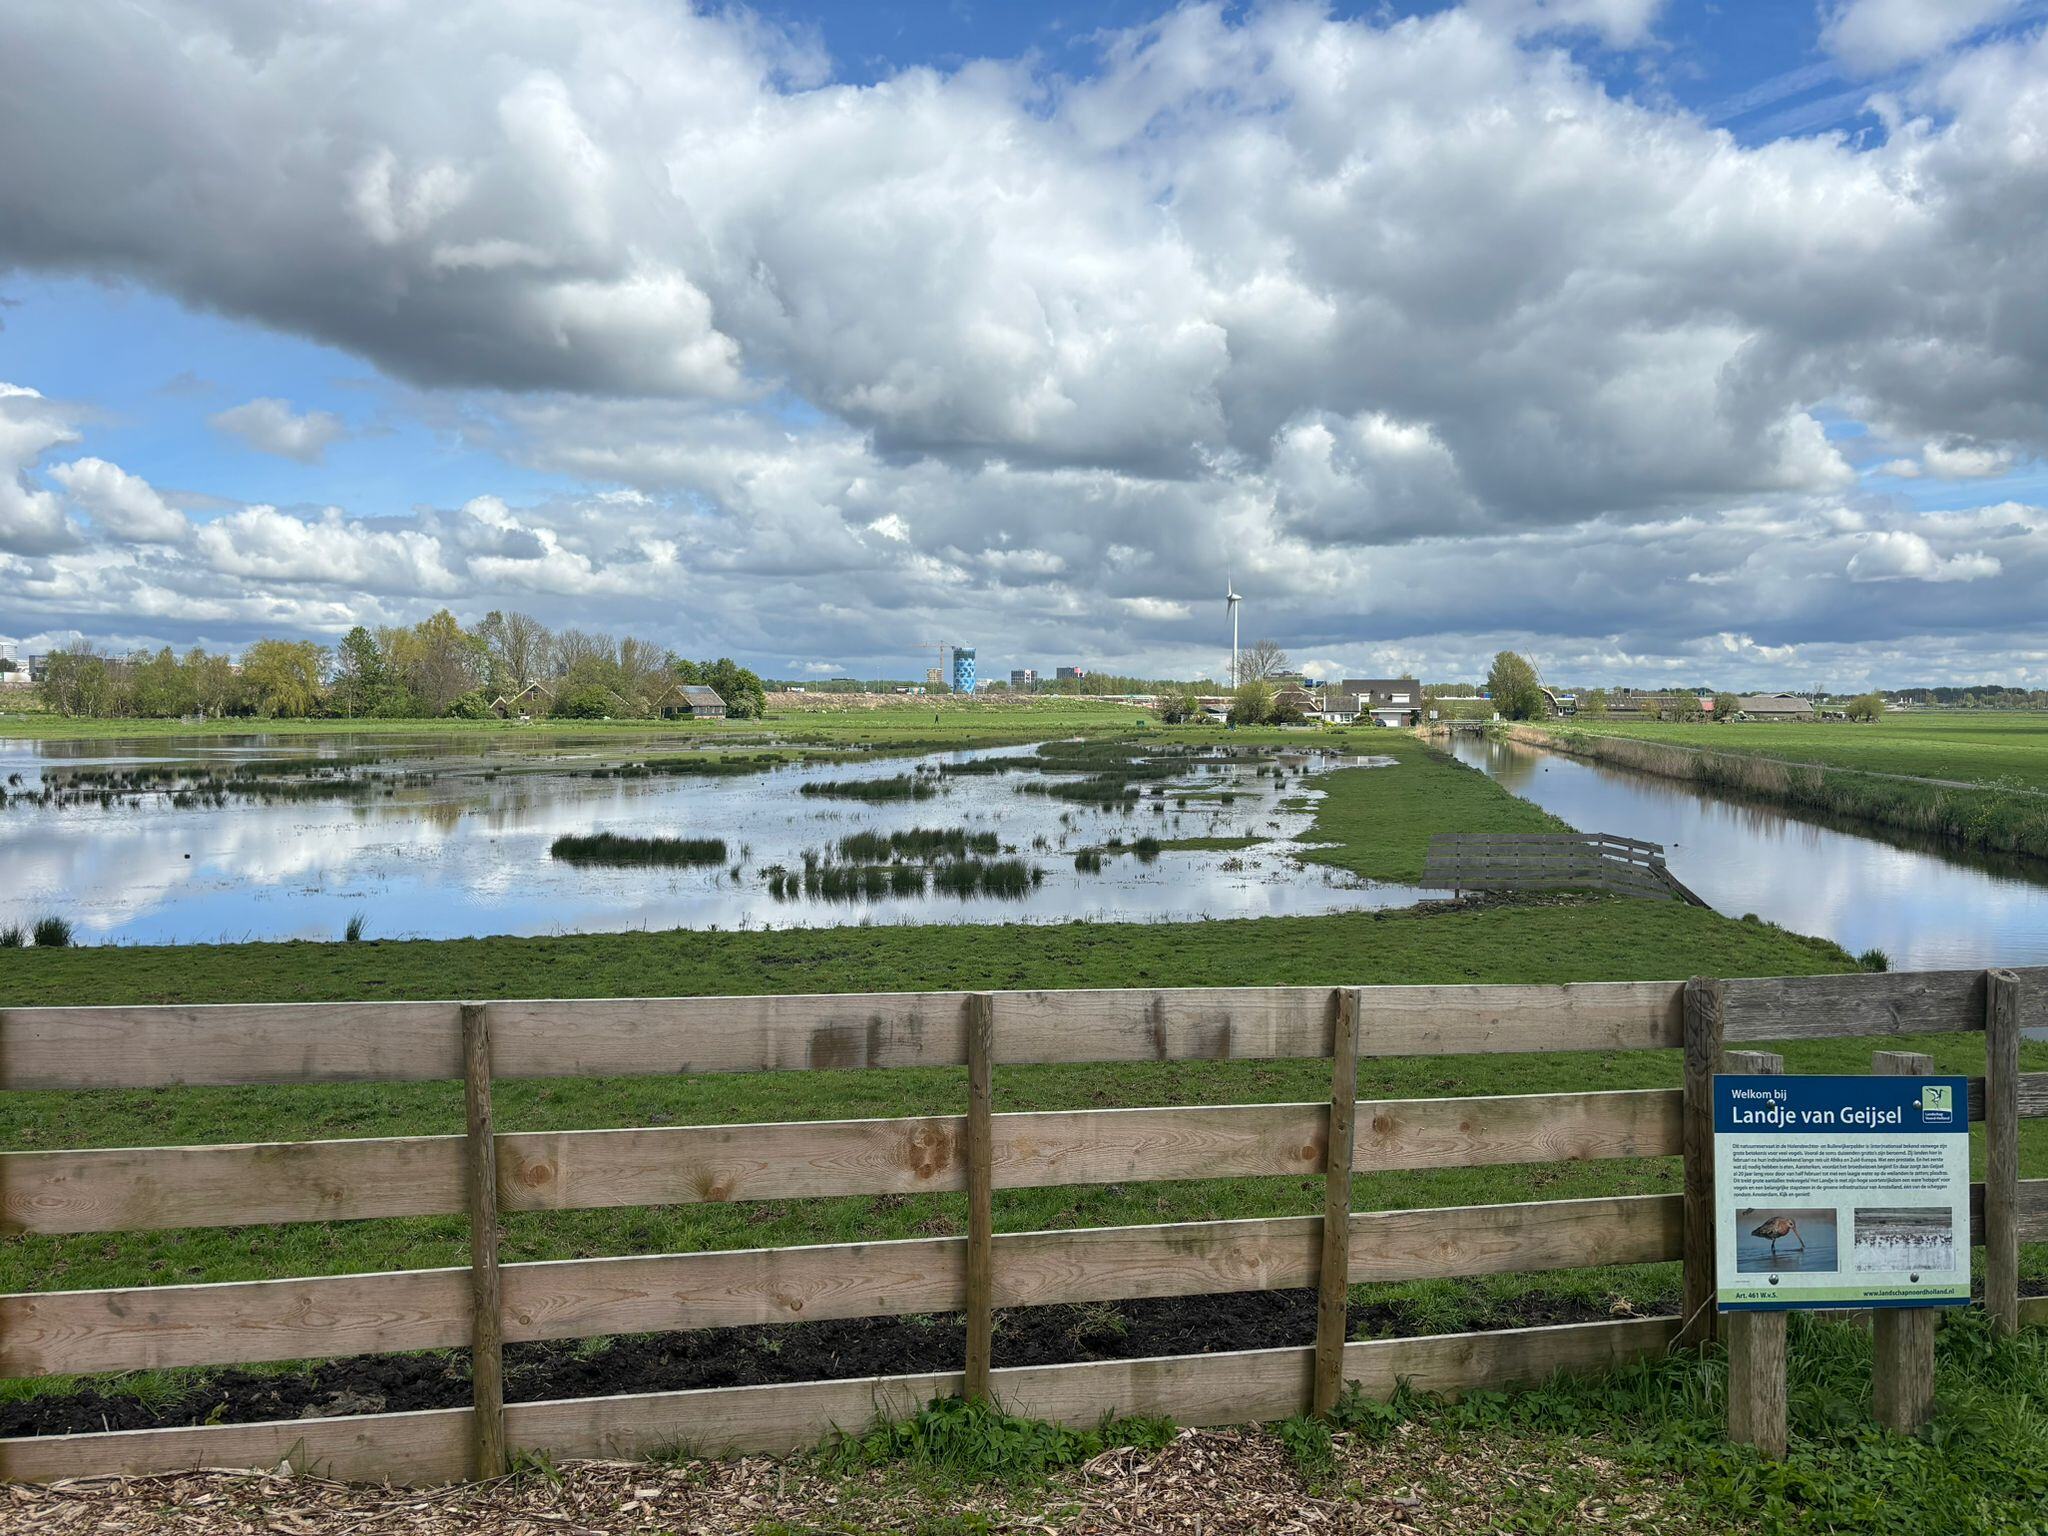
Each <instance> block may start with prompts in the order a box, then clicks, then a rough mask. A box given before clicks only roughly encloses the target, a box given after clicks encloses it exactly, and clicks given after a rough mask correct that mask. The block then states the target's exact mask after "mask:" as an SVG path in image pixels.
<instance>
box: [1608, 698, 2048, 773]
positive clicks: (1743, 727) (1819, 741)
mask: <svg viewBox="0 0 2048 1536" xmlns="http://www.w3.org/2000/svg"><path fill="white" fill-rule="evenodd" d="M1571 725H1572V728H1573V729H1575V730H1582V731H1590V732H1598V733H1601V734H1603V735H1612V736H1631V737H1634V738H1636V739H1637V740H1639V741H1663V742H1671V743H1673V744H1675V745H1677V746H1682V747H1700V748H1703V749H1705V750H1707V751H1711V752H1751V753H1755V754H1757V755H1758V756H1760V757H1770V758H1776V759H1778V760H1779V761H1781V762H1790V763H1824V764H1826V765H1827V766H1829V767H1831V768H1850V769H1861V770H1863V771H1865V772H1869V773H1904V774H1911V775H1913V776H1915V777H1917V778H1930V779H1957V780H1961V781H1963V782H1966V783H1970V784H1981V785H1985V786H1987V787H1990V788H2000V789H2036V790H2041V791H2044V792H2048V715H2032V714H2018V713H2013V714H2005V713H1997V712H1993V711H1988V710H1985V711H1971V712H1969V713H1954V714H1947V713H1935V712H1928V713H1924V714H1916V713H1909V714H1888V715H1885V716H1884V717H1883V718H1882V719H1879V720H1876V721H1872V722H1869V723H1867V724H1851V723H1849V722H1846V721H1826V722H1814V723H1811V724H1807V723H1798V722H1787V723H1785V724H1782V725H1771V724H1763V723H1759V722H1756V721H1743V720H1738V721H1730V722H1729V723H1728V724H1726V725H1714V724H1710V723H1705V722H1702V723H1697V724H1680V723H1677V722H1662V721H1659V722H1630V723H1626V724H1624V723H1621V722H1618V721H1612V720H1594V719H1588V718H1586V717H1585V716H1579V717H1577V718H1575V719H1574V720H1572V722H1571Z"/></svg>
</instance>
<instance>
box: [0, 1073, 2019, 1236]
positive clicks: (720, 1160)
mask: <svg viewBox="0 0 2048 1536" xmlns="http://www.w3.org/2000/svg"><path fill="white" fill-rule="evenodd" d="M2043 1090H2044V1092H2043V1097H2044V1100H2048V1074H2044V1075H2043ZM1358 1110H1359V1131H1358V1142H1357V1146H1356V1149H1355V1151H1354V1154H1353V1157H1352V1165H1353V1167H1354V1168H1355V1169H1356V1170H1357V1171H1359V1172H1362V1173H1381V1172H1389V1171H1394V1170H1399V1169H1412V1168H1446V1167H1470V1166H1477V1165H1481V1164H1503V1163H1529V1162H1556V1161H1565V1160H1570V1159H1589V1158H1605V1157H1658V1156H1664V1155H1666V1154H1669V1153H1672V1152H1675V1151H1676V1150H1677V1145H1678V1143H1677V1135H1678V1129H1677V1128H1678V1118H1677V1117H1678V1095H1677V1093H1676V1092H1675V1091H1667V1090H1663V1089H1630V1090H1620V1091H1613V1092H1601V1093H1546V1094H1522V1095H1504V1096H1488V1097H1473V1098H1460V1099H1388V1100H1379V1101H1367V1102H1364V1103H1361V1104H1360V1105H1359V1107H1358ZM1328 1112H1329V1111H1328V1106H1327V1105H1324V1104H1232V1105H1215V1106H1200V1107H1194V1108H1185V1109H1091V1110H1055V1111H1049V1112H1040V1113H1032V1114H1008V1115H997V1116H995V1117H994V1130H995V1184H996V1187H997V1188H998V1189H1035V1188H1042V1187H1045V1186H1048V1185H1057V1184H1110V1183H1137V1182H1151V1181H1162V1180H1169V1179H1219V1178H1241V1177H1256V1176H1261V1175H1286V1174H1315V1173H1319V1172H1320V1171H1321V1168H1322V1159H1323V1134H1324V1126H1325V1122H1326V1118H1327V1115H1328ZM962 1134H963V1121H962V1119H961V1117H959V1116H943V1115H942V1116H929V1117H921V1118H905V1119H889V1120H820V1121H790V1122H784V1123H771V1124H757V1125H723V1126H664V1127H658V1128H649V1129H640V1130H612V1131H529V1132H518V1133H509V1134H501V1135H500V1136H499V1137H498V1142H497V1145H498V1189H499V1201H500V1207H501V1209H503V1210H506V1211H538V1210H588V1209H594V1208H599V1207H607V1206H621V1205H682V1204H693V1203H698V1202H705V1201H723V1200H786V1199H801V1198H808V1197H819V1196H832V1195H885V1194H917V1193H921V1192H924V1191H929V1190H958V1189H961V1188H963V1187H964V1184H963V1167H964V1156H963V1148H962V1140H961V1138H962ZM463 1147H464V1140H463V1138H462V1137H460V1136H408V1137H391V1138H364V1139H360V1140H346V1141H307V1142H278V1143H265V1144H258V1145H251V1146H214V1147H138V1148H109V1149H102V1150H86V1151H77V1152H15V1153H7V1154H4V1155H0V1192H4V1200H5V1208H4V1230H7V1231H13V1232H111V1231H152V1230H161V1229H164V1228H172V1227H206V1226H244V1225H249V1224H253V1223H265V1222H289V1221H341V1220H360V1219H366V1218H371V1217H390V1216H430V1215H445V1214H449V1213H452V1212H456V1211H460V1210H463V1209H464V1198H465V1196H464V1185H463Z"/></svg>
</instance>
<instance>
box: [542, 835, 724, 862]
mask: <svg viewBox="0 0 2048 1536" xmlns="http://www.w3.org/2000/svg"><path fill="white" fill-rule="evenodd" d="M548 852H549V854H550V855H551V856H553V857H554V858H557V859H561V860H563V861H564V862H565V863H569V864H685V865H687V864H723V863H724V862H725V839H724V838H722V837H622V836H620V835H619V834H618V833H616V832H593V833H591V834H589V835H588V836H584V837H578V836H576V835H575V834H573V833H568V834H564V835H563V836H561V837H558V838H556V839H555V841H554V846H553V847H551V848H549V849H548Z"/></svg>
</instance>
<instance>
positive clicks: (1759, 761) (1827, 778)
mask: <svg viewBox="0 0 2048 1536" xmlns="http://www.w3.org/2000/svg"><path fill="white" fill-rule="evenodd" d="M1495 729H1496V730H1497V731H1498V732H1499V734H1500V735H1501V736H1502V737H1503V738H1504V739H1506V740H1508V741H1513V742H1520V743H1521V744H1523V745H1525V746H1532V747H1539V748H1542V749H1544V750H1546V751H1551V752H1562V753H1564V754H1566V755H1567V756H1570V757H1577V758H1582V759H1584V760H1585V761H1587V762H1593V763H1600V764H1603V765H1606V766H1608V767H1614V768H1625V769H1629V770H1631V771H1633V772H1636V773H1647V774H1653V775H1655V776H1656V777H1658V778H1664V779H1678V780H1681V781H1683V782H1685V783H1689V784H1694V785H1697V786H1698V787H1700V788H1701V789H1705V790H1709V791H1712V792H1715V793H1720V794H1729V795H1741V796H1747V797H1750V798H1754V799H1757V800H1762V801H1766V802H1771V803H1775V804H1778V805H1784V806H1789V807H1793V808H1796V809H1802V810H1811V811H1819V812H1823V813H1825V814H1827V815H1830V816H1836V817H1841V818H1843V819H1845V820H1848V821H1859V822H1864V823H1868V824H1870V825H1873V826H1881V827H1895V828H1898V829H1900V830H1901V831H1906V832H1913V833H1918V834H1921V835H1923V836H1927V837H1932V838H1937V839H1941V840H1943V841H1947V842H1952V843H1956V844H1960V845H1961V846H1963V847H1965V848H1981V849H1986V850H1989V851H1991V852H1994V853H2015V854H2022V855H2025V856H2027V857H2030V858H2037V859H2048V796H2041V795H2016V794H2010V793H2007V792H2006V791H2003V790H1997V789H1980V788H1973V787H1969V786H1951V785H1935V784H1922V783H1918V782H1916V781H1914V780H1911V779H1903V778H1893V777H1883V776H1880V775H1877V774H1870V773H1859V772H1857V771H1856V770H1855V769H1853V768H1827V767H1823V766H1821V765H1820V764H1818V763H1788V762H1782V761H1780V760H1778V759H1776V758H1770V757H1762V756H1759V755H1757V754H1755V753H1750V752H1717V751H1714V750H1711V749H1709V748H1706V747H1684V746H1676V745H1673V744H1671V743H1669V742H1657V741H1640V740H1637V739H1636V738H1634V737H1631V736H1608V735H1604V734H1602V733H1600V732H1597V731H1584V730H1574V729H1572V728H1571V727H1569V726H1529V725H1502V726H1498V727H1495ZM1845 729H1847V727H1845Z"/></svg>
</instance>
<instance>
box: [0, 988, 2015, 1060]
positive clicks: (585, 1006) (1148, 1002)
mask: <svg viewBox="0 0 2048 1536" xmlns="http://www.w3.org/2000/svg"><path fill="white" fill-rule="evenodd" d="M2019 975H2020V976H2021V978H2022V980H2023V981H2024V982H2026V983H2028V985H2026V986H2025V987H2023V1001H2022V1005H2021V1027H2022V1028H2023V1029H2024V1028H2034V1027H2040V1026H2048V988H2044V987H2042V986H2040V985H2036V984H2034V983H2037V982H2039V981H2042V980H2048V967H2031V968H2028V969H2026V970H2023V971H2021V972H2019ZM1982 987H1983V982H1982V976H1981V973H1979V972H1975V971H1966V972H1940V971H1935V972H1918V973H1913V972H1899V973H1893V974H1889V975H1871V974H1866V973H1857V974H1853V975H1847V976H1833V977H1825V976H1823V977H1791V978H1778V979H1759V980H1748V981H1736V982H1731V983H1729V994H1728V996H1729V1029H1730V1033H1729V1039H1731V1040H1767V1039H1772V1038H1781V1039H1792V1038H1805V1037H1814V1036H1823V1035H1850V1034H1900V1033H1915V1032H1927V1033H1936V1032H1941V1031H1954V1030H1966V1029H1976V1028H1981V1027H1982V1017H1983V997H1982ZM1372 990H1373V992H1374V994H1375V1002H1374V1006H1375V1008H1376V1009H1378V1010H1381V1011H1383V1012H1384V1013H1385V1014H1386V1016H1387V1017H1388V1019H1389V1022H1390V1025H1391V1026H1394V1027H1391V1028H1390V1029H1389V1030H1388V1031H1387V1032H1386V1039H1385V1042H1384V1043H1383V1044H1382V1045H1380V1046H1378V1047H1377V1048H1376V1053H1377V1054H1382V1055H1396V1054H1427V1053H1430V1052H1446V1053H1449V1052H1472V1051H1501V1050H1528V1049H1549V1050H1599V1049H1638V1048H1646V1047H1655V1046H1673V1045H1676V1044H1677V1043H1678V1035H1679V1025H1678V1001H1677V998H1678V990H1679V988H1678V985H1677V984H1676V983H1663V982H1659V983H1643V982H1588V983H1580V984H1577V985H1575V986H1568V987H1561V988H1560V987H1387V988H1374V989H1372ZM962 995H963V994H960V993H951V992H939V993H878V994H872V995H865V996H861V995H856V996H786V997H692V998H638V999H635V998H625V999H593V1000H577V1001H567V1002H560V1001H537V1000H532V999H512V1000H507V1001H503V1002H494V1003H493V1004H492V1005H491V1007H492V1018H493V1031H494V1034H495V1037H496V1040H497V1050H496V1054H497V1056H498V1063H497V1065H498V1071H497V1075H498V1076H499V1077H501V1078H513V1077H578V1076H625V1075H645V1074H657V1075H665V1074H673V1073H683V1072H746V1071H786V1070H801V1069H820V1070H825V1069H839V1068H858V1067H918V1066H959V1065H963V1064H964V1063H965V1061H966V1041H965V1037H964V1034H963V1026H962V1023H961V1013H960V1008H961V997H962ZM1326 996H1327V989H1325V988H1321V987H1241V988H1227V987H1226V988H1162V989H1156V990H1121V991H1074V992H1007V993H998V994H996V1001H995V1007H996V1014H997V1021H998V1024H999V1026H1000V1029H1001V1034H1002V1045H1001V1047H1000V1050H1001V1055H1002V1060H1003V1061H1004V1062H1006V1063H1024V1062H1045V1061H1072V1062H1082V1063H1086V1062H1113V1061H1144V1060H1204V1059H1207V1060H1226V1059H1227V1060H1252V1059H1266V1058H1277V1057H1316V1056H1322V1055H1325V1054H1326V1053H1327V1051H1328V1049H1329V1021H1328V1019H1327V1017H1326V1013H1327V1010H1326V1009H1325V1008H1324V1006H1323V1001H1324V999H1325V998H1326ZM451 1006H452V1005H451V1004H449V1003H446V1002H440V1003H234V1004H220V1005H213V1006H207V1007H198V1006H187V1005H170V1006H154V1007H105V1008H13V1009H6V1010H0V1046H4V1048H0V1088H39V1089H71V1088H118V1087H166V1086H174V1085H178V1084H229V1083H275V1082H367V1081H387V1082H410V1081H420V1080H424V1079H431V1078H448V1079H454V1078H459V1077H460V1076H461V1051H460V1046H459V1042H458V1041H456V1040H455V1039H454V1038H453V1037H452V1032H451V1031H450V1030H448V1029H447V1028H446V1027H445V1021H446V1019H447V1017H448V1010H449V1008H450V1007H451Z"/></svg>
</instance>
